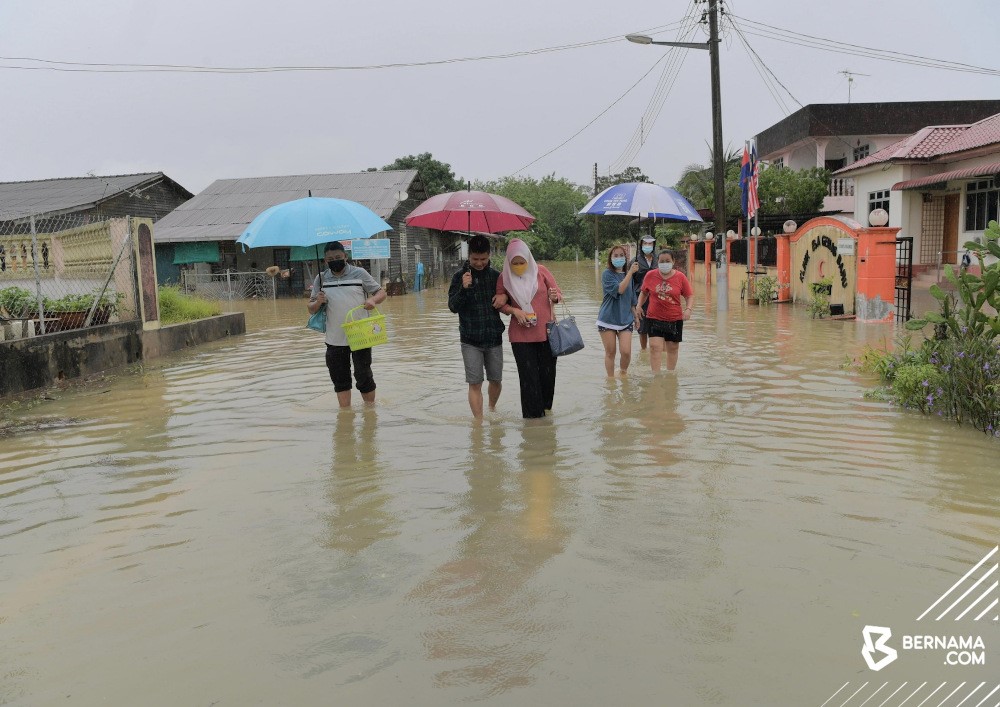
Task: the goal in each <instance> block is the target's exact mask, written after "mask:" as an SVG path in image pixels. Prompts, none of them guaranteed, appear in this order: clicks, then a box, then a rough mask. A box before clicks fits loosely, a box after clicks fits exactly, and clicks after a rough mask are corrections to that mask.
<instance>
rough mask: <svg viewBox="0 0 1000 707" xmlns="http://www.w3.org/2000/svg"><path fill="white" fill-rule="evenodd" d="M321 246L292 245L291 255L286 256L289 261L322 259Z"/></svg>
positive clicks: (299, 261)
mask: <svg viewBox="0 0 1000 707" xmlns="http://www.w3.org/2000/svg"><path fill="white" fill-rule="evenodd" d="M323 248H324V246H322V245H310V246H300V245H293V246H292V252H291V255H289V256H288V260H289V262H292V263H301V262H303V261H311V260H322V259H323Z"/></svg>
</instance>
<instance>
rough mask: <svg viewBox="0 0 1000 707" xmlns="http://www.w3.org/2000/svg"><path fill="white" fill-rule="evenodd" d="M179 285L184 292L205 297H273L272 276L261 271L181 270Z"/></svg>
mask: <svg viewBox="0 0 1000 707" xmlns="http://www.w3.org/2000/svg"><path fill="white" fill-rule="evenodd" d="M181 287H182V288H183V289H184V291H185V292H190V293H192V294H197V295H198V296H199V297H204V298H205V299H215V300H238V299H274V298H275V296H276V288H275V283H274V278H273V277H271V276H270V275H268V274H267V273H263V272H233V271H231V270H227V271H226V272H223V273H210V274H209V273H195V272H191V271H189V270H184V271H182V272H181Z"/></svg>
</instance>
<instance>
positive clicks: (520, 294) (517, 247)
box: [500, 238, 538, 312]
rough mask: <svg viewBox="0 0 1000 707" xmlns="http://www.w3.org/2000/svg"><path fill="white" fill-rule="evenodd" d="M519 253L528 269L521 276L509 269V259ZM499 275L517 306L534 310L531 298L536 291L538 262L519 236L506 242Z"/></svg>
mask: <svg viewBox="0 0 1000 707" xmlns="http://www.w3.org/2000/svg"><path fill="white" fill-rule="evenodd" d="M519 255H520V256H521V257H522V258H524V259H525V261H526V262H527V263H528V269H527V270H525V272H524V275H521V276H518V275H515V274H514V272H513V271H512V270H511V269H510V261H511V260H513V259H514V258H516V257H517V256H519ZM500 277H501V278H503V286H504V288H505V289H506V290H507V292H508V293H509V294H510V296H511V297H512V298H513V299H514V301H515V302H517V304H518V305H519V308H520V309H521V310H523V311H525V312H534V311H535V310H534V309H533V308H532V306H531V300H533V299H534V298H535V293H536V292H538V264H537V263H536V262H535V259H534V258H533V257H532V255H531V250H530V249H529V248H528V244H527V243H525V242H524V241H522V240H521V239H520V238H515V239H514V240H512V241H511V242H510V243H508V244H507V254H506V255H505V256H504V261H503V272H501V273H500Z"/></svg>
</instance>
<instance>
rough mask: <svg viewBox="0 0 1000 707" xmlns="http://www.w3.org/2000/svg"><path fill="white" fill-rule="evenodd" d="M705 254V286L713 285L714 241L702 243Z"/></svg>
mask: <svg viewBox="0 0 1000 707" xmlns="http://www.w3.org/2000/svg"><path fill="white" fill-rule="evenodd" d="M702 244H703V245H704V248H705V250H704V252H705V284H706V285H711V284H712V241H702Z"/></svg>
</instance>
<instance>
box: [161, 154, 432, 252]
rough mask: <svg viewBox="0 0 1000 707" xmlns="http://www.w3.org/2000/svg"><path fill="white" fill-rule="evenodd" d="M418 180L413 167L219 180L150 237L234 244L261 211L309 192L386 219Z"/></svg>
mask: <svg viewBox="0 0 1000 707" xmlns="http://www.w3.org/2000/svg"><path fill="white" fill-rule="evenodd" d="M416 179H417V171H416V170H415V169H404V170H389V171H379V172H351V173H346V174H304V175H297V176H289V177H248V178H246V179H219V180H216V181H215V182H212V183H211V184H210V185H209V186H208V187H207V188H206V189H205V190H204V191H202V192H201V193H200V194H198V195H197V196H195V197H194V198H193V199H191V200H189V201H187V202H185V203H184V204H182V205H181V206H179V207H177V208H176V209H174V210H173V211H171V212H170V213H169V214H167V215H166V216H164V217H163V218H162V219H160V220H159V221H157V223H156V229H155V231H154V233H153V237H154V239H155V240H156V242H157V243H179V242H185V241H235V240H236V239H237V238H238V237H239V235H240V234H241V233H243V231H244V229H246V227H247V224H249V223H250V222H251V221H253V220H254V218H255V217H256V216H257V215H258V214H260V213H261V212H262V211H264V210H266V209H269V208H271V207H272V206H274V205H275V204H282V203H284V202H286V201H293V200H295V199H301V198H302V197H305V196H308V194H309V190H312V195H313V196H322V197H332V198H334V199H349V200H350V201H356V202H358V203H359V204H364V205H365V206H367V207H368V208H369V209H371V210H372V211H374V212H375V213H376V214H378V215H379V216H381V217H382V218H383V219H385V218H388V217H389V215H390V214H392V212H393V211H395V209H396V208H397V207H398V206H399V202H398V201H397V199H396V194H397V193H398V192H400V191H411V185H412V184H413V182H414V180H416ZM411 196H416V195H415V194H411Z"/></svg>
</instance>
